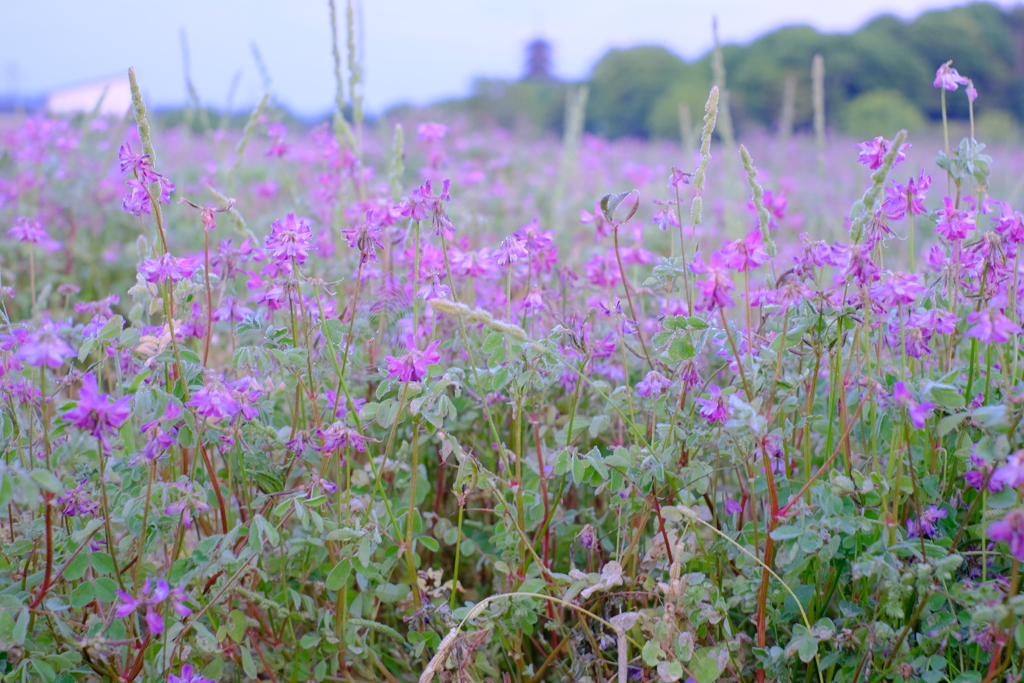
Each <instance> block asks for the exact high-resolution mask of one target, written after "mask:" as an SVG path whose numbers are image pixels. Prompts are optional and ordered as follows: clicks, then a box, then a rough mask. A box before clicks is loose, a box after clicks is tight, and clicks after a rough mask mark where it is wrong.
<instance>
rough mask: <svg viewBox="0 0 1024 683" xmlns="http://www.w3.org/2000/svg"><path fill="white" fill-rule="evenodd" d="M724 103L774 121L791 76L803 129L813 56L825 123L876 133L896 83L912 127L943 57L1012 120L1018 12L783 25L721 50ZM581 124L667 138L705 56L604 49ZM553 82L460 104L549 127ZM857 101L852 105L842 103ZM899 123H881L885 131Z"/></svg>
mask: <svg viewBox="0 0 1024 683" xmlns="http://www.w3.org/2000/svg"><path fill="white" fill-rule="evenodd" d="M723 53H724V58H725V67H726V70H727V72H728V87H729V91H730V93H731V99H730V106H731V108H732V114H733V117H734V119H735V121H736V126H737V128H738V130H739V132H740V133H741V134H742V132H743V131H745V130H746V131H749V130H751V129H754V128H769V129H770V128H774V127H775V125H776V123H777V121H778V119H779V115H780V112H781V110H782V94H783V88H784V84H785V82H786V79H787V77H789V76H794V77H795V78H796V84H797V87H796V93H795V95H796V96H795V101H794V124H795V126H796V128H797V129H798V130H799V129H809V128H810V126H811V117H812V111H811V78H810V71H811V60H812V58H813V57H814V55H816V54H821V55H822V56H823V57H824V58H825V70H826V77H825V110H826V112H827V118H828V121H829V125H831V126H837V127H840V128H842V129H843V130H845V131H847V132H851V133H855V132H859V131H862V130H865V129H871V130H878V128H877V125H878V124H879V123H887V122H884V121H883V122H880V121H879V120H878V117H877V115H876V112H877V111H878V107H877V97H876V99H875V105H874V106H870V105H871V103H872V100H871V99H867V100H858V98H861V97H863V96H865V95H866V94H868V93H875V92H876V91H879V90H890V91H897V92H899V93H901V94H902V96H903V98H905V101H901V102H899V103H898V106H897V107H896V108H897V109H899V110H900V114H899V115H898V116H896V115H894V116H895V118H896V119H899V121H902V122H903V124H902V125H903V126H907V125H909V126H910V127H911V128H913V127H914V126H915V125H918V121H919V117H923V118H924V119H925V120H932V121H937V120H938V119H939V118H940V116H941V113H940V102H939V98H938V97H936V94H935V91H934V88H933V87H932V79H933V75H934V72H935V69H936V68H937V67H938V66H939V65H940V64H942V63H943V62H946V61H947V60H950V59H952V60H953V64H954V66H955V67H956V68H957V70H958V71H959V72H960V73H962V74H964V75H966V76H968V77H969V78H971V79H972V80H973V81H974V84H975V86H976V87H977V89H978V91H979V92H982V93H984V94H983V99H982V100H980V101H979V102H978V110H979V112H984V111H986V110H993V109H999V110H1002V111H1004V112H1007V113H1010V114H1011V115H1012V116H1013V117H1016V118H1018V119H1019V118H1022V117H1024V8H1022V7H1017V8H1012V9H1004V8H1001V7H999V6H998V5H995V4H991V3H983V2H979V3H972V4H969V5H965V6H963V7H956V8H953V9H948V10H941V11H934V12H927V13H924V14H922V15H920V16H919V17H917V18H915V19H913V20H911V21H904V20H902V19H900V18H898V17H895V16H892V15H884V16H880V17H878V18H876V19H874V20H872V21H870V22H869V23H867V24H866V25H864V26H863V27H861V28H860V29H859V30H857V31H856V32H854V33H852V34H823V33H819V32H818V31H816V30H815V29H813V28H811V27H809V26H788V27H785V28H781V29H778V30H776V31H773V32H771V33H769V34H767V35H765V36H763V37H761V38H759V39H757V40H755V41H754V42H753V43H750V44H749V45H746V46H737V45H726V46H725V47H724V48H723ZM589 83H590V86H591V91H590V92H591V101H590V102H591V104H590V107H589V109H588V112H587V119H588V123H587V125H588V129H589V130H590V131H591V132H593V133H597V134H601V135H606V136H610V137H618V136H624V135H631V136H638V137H649V136H652V135H653V136H658V137H673V138H675V137H678V135H679V105H680V103H684V104H686V105H687V106H688V107H689V108H690V111H691V113H692V114H693V115H694V116H695V117H696V118H699V114H700V111H701V107H702V106H703V103H704V98H706V95H707V91H708V88H709V87H710V86H711V55H710V54H706V55H704V56H703V57H701V58H700V59H697V60H696V61H693V62H687V61H685V60H683V59H682V58H681V57H679V56H677V55H675V54H673V53H672V52H670V51H669V50H667V49H665V48H662V47H655V46H641V47H635V48H630V49H615V50H611V51H609V52H608V53H607V54H605V55H604V56H603V57H602V58H601V59H600V60H599V61H598V62H597V64H595V65H594V68H593V70H592V72H591V74H590V78H589ZM563 102H564V87H560V86H559V85H558V84H557V83H551V82H547V83H530V82H520V83H501V82H496V81H482V82H480V83H479V84H478V87H477V88H476V89H475V92H474V95H473V96H472V97H470V98H469V99H467V100H463V101H460V103H459V108H460V109H468V110H469V111H471V112H474V113H477V114H482V115H484V116H485V117H486V118H487V119H489V120H491V121H495V122H498V123H501V124H502V125H508V124H509V123H510V122H513V121H514V122H523V121H526V122H529V123H531V124H533V125H535V126H537V127H538V128H541V129H547V130H558V128H559V126H560V125H561V121H562V119H561V116H560V112H561V104H562V103H563ZM854 102H859V103H860V104H859V106H854ZM949 114H950V116H951V117H952V118H962V119H966V118H967V101H966V100H965V99H963V98H956V101H951V102H950V103H949ZM899 127H900V126H896V127H895V128H892V127H891V126H890V127H889V128H886V130H889V129H890V128H891V130H896V129H898V128H899Z"/></svg>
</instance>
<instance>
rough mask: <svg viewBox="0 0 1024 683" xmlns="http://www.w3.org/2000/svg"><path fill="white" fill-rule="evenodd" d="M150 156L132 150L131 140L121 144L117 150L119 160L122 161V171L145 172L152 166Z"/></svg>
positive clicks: (123, 172)
mask: <svg viewBox="0 0 1024 683" xmlns="http://www.w3.org/2000/svg"><path fill="white" fill-rule="evenodd" d="M149 159H150V156H149V155H148V154H136V153H135V152H133V151H132V145H131V143H130V142H126V143H124V144H123V145H121V148H120V149H119V150H118V152H117V160H118V161H119V162H121V173H122V174H125V173H133V172H136V171H138V172H139V174H140V175H143V174H145V173H146V172H147V171H148V170H149V168H150V162H149Z"/></svg>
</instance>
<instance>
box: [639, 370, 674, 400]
mask: <svg viewBox="0 0 1024 683" xmlns="http://www.w3.org/2000/svg"><path fill="white" fill-rule="evenodd" d="M671 387H672V380H670V379H669V378H668V377H665V375H663V374H661V373H660V372H658V371H657V370H652V371H650V372H648V373H647V375H646V376H645V377H644V378H643V379H642V380H640V381H639V382H637V383H636V393H638V394H640V395H641V396H643V397H645V398H658V397H660V396H661V395H662V394H664V393H665V392H666V391H668V390H669V389H670V388H671Z"/></svg>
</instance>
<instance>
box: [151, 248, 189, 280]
mask: <svg viewBox="0 0 1024 683" xmlns="http://www.w3.org/2000/svg"><path fill="white" fill-rule="evenodd" d="M198 269H199V261H197V260H196V259H193V258H187V257H184V256H171V254H170V252H165V253H163V254H161V255H160V256H157V257H156V258H155V259H148V260H146V261H143V262H142V265H141V266H139V273H141V274H142V277H143V278H145V279H146V282H167V281H170V282H180V281H182V280H184V279H186V278H190V277H192V275H193V274H195V272H196V271H197V270H198Z"/></svg>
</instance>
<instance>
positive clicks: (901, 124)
mask: <svg viewBox="0 0 1024 683" xmlns="http://www.w3.org/2000/svg"><path fill="white" fill-rule="evenodd" d="M926 125H927V123H926V122H925V119H924V116H922V115H921V111H920V110H919V109H918V108H917V107H916V106H915V105H914V103H913V102H911V101H910V100H908V99H907V98H906V97H904V96H903V95H902V94H901V93H900V92H899V91H898V90H872V91H870V92H866V93H864V94H862V95H858V96H857V97H855V98H854V99H853V100H852V101H851V102H850V103H849V105H847V107H846V110H845V112H844V113H843V129H844V130H845V131H846V132H847V133H850V134H851V135H854V136H856V137H859V138H864V139H865V140H869V139H871V138H873V137H875V136H876V135H882V136H884V137H886V138H891V137H892V136H893V135H895V133H896V132H897V131H898V130H900V129H901V128H906V129H907V131H909V132H914V131H918V130H921V129H923V128H924V127H925V126H926Z"/></svg>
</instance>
